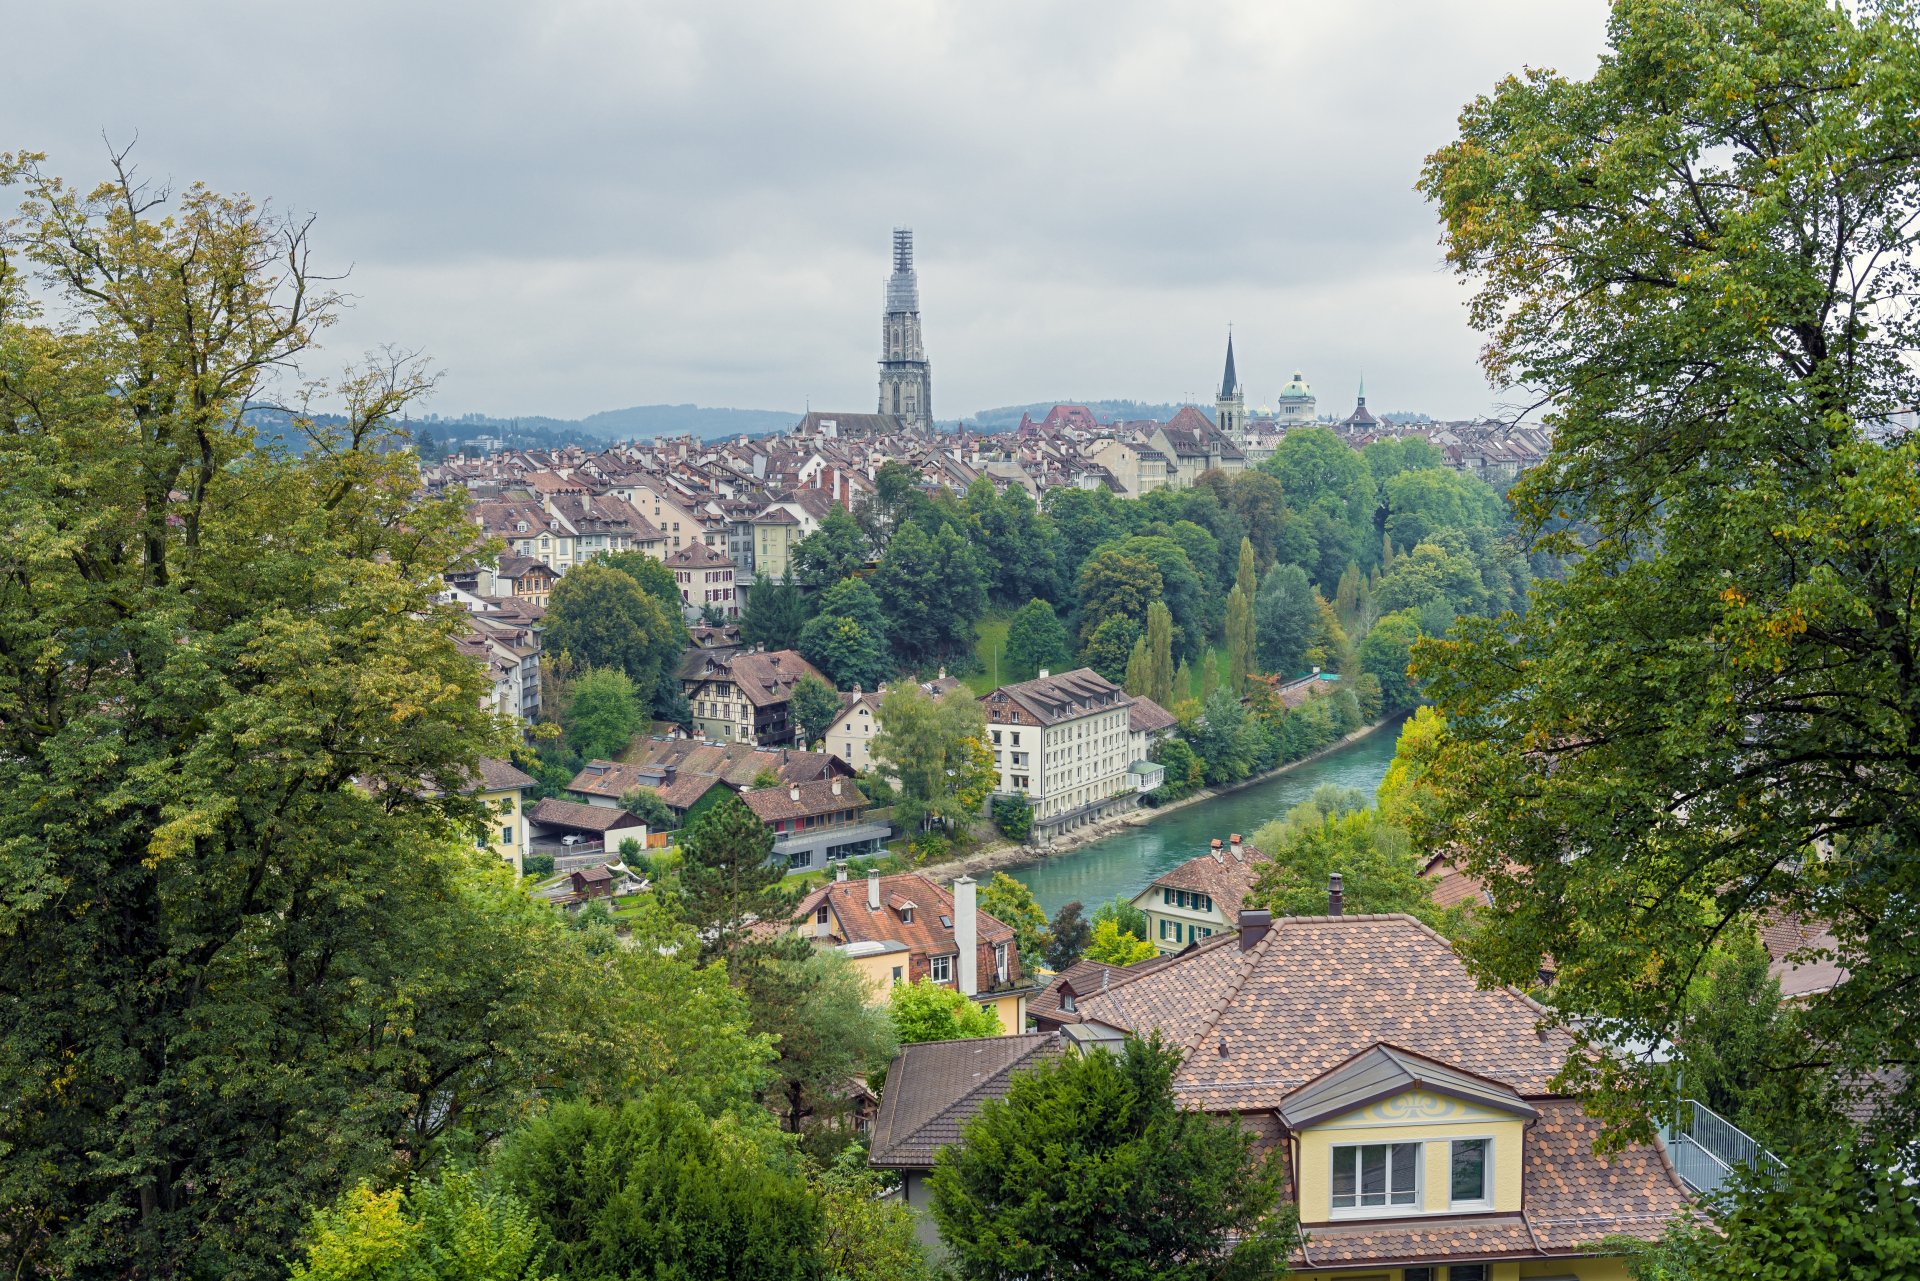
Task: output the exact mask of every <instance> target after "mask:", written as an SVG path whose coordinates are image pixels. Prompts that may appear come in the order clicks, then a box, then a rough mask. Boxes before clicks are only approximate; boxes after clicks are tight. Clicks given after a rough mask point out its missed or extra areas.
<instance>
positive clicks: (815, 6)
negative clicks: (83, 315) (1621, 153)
mask: <svg viewBox="0 0 1920 1281" xmlns="http://www.w3.org/2000/svg"><path fill="white" fill-rule="evenodd" d="M1605 11H1606V6H1605V4H1604V3H1603V0H1551V2H1543V0H1341V2H1340V3H1334V4H1327V3H1318V4H1302V3H1295V2H1294V0H1246V2H1243V3H1211V2H1209V3H1176V2H1175V0H1161V2H1159V3H1146V2H1134V0H1099V2H1098V3H1095V2H1094V0H1082V2H1080V3H1045V2H1035V0H1004V2H1001V0H991V2H989V0H965V2H964V3H963V2H962V0H952V2H950V3H924V2H917V0H916V2H909V0H866V2H861V3H855V2H853V0H842V2H833V0H802V2H797V3H796V2H794V0H786V2H779V0H767V2H761V3H728V2H725V0H689V2H685V3H679V4H657V3H644V2H642V0H544V2H542V3H527V2H525V0H522V2H519V3H511V2H509V0H459V2H457V3H415V2H411V0H403V2H402V3H394V2H393V0H380V2H378V3H375V2H368V0H324V3H318V4H314V3H307V4H298V5H294V4H273V3H262V2H261V0H245V2H242V3H189V2H187V0H177V2H174V3H166V4H154V3H152V2H151V0H121V2H120V3H102V2H97V0H57V2H53V3H38V4H34V3H20V4H16V5H10V6H8V12H7V16H6V19H5V27H6V31H7V42H8V43H9V45H11V46H12V48H13V49H14V50H15V56H14V57H12V58H10V59H9V60H8V67H7V73H6V75H5V77H0V121H3V122H5V130H6V136H5V137H0V150H12V149H16V148H22V147H24V148H28V149H32V150H40V151H46V152H49V153H51V161H52V166H53V168H54V169H55V170H56V171H57V172H60V173H63V174H66V175H67V176H69V177H71V178H74V179H87V180H92V179H94V178H97V177H98V176H99V175H100V173H101V172H102V169H103V160H104V146H103V144H102V143H101V141H100V138H101V135H102V133H103V132H104V133H105V134H106V135H107V136H109V137H111V138H113V139H115V140H116V141H121V140H126V139H129V138H131V137H132V136H133V135H134V134H135V133H136V132H137V133H138V135H139V139H140V141H139V146H138V148H137V150H136V152H135V158H136V160H137V161H138V163H139V164H140V165H141V167H142V169H143V171H144V172H145V173H146V174H148V175H149V176H158V177H170V178H172V179H174V180H175V181H177V182H182V183H184V182H186V181H190V180H194V179H201V180H204V181H206V182H208V183H210V184H212V185H214V186H217V187H219V188H222V189H225V190H229V191H245V192H247V193H249V194H251V195H254V196H256V197H270V198H271V199H272V200H273V201H274V202H275V203H276V204H277V205H280V206H282V207H286V208H291V209H298V210H306V211H312V212H314V213H317V214H318V215H319V219H320V220H319V224H318V229H317V243H318V246H319V250H320V258H321V259H322V261H323V262H324V263H326V264H329V265H334V266H337V267H349V266H350V267H351V269H352V275H351V279H350V285H349V288H350V289H351V290H352V292H353V294H354V295H355V297H356V299H357V302H356V305H355V307H354V310H353V312H352V313H351V314H350V315H349V316H348V317H347V318H346V319H345V320H344V321H343V323H342V324H341V325H340V326H339V327H338V328H336V329H335V330H334V331H333V332H332V334H331V335H330V336H329V338H328V340H327V341H328V350H327V352H326V353H325V355H326V356H327V357H328V358H329V359H330V360H331V361H333V362H335V363H338V362H341V361H344V360H346V359H348V358H350V357H351V356H353V355H354V354H355V353H357V352H358V351H360V350H362V349H365V348H367V347H370V346H373V345H375V344H379V343H383V342H394V343H399V344H402V345H406V346H413V347H420V348H424V349H425V350H426V351H428V352H429V353H431V354H432V355H433V357H434V358H435V360H436V362H437V363H438V365H439V366H440V368H441V369H442V370H443V373H444V381H443V383H442V384H441V390H440V392H439V394H438V397H437V399H436V401H435V403H434V404H433V405H432V406H431V408H432V409H434V410H436V411H438V412H441V413H446V414H458V413H463V412H466V411H469V410H479V411H484V412H489V413H497V414H551V415H556V416H565V417H573V416H578V415H583V414H587V413H592V412H594V411H595V410H600V409H612V408H617V407H622V406H626V405H635V404H651V403H658V402H674V403H677V402H687V401H691V402H697V403H700V404H705V405H733V406H739V407H743V408H770V409H788V408H794V409H797V408H799V407H800V406H802V405H803V404H805V403H807V402H808V401H809V400H810V401H811V403H812V404H813V406H814V407H815V408H822V409H840V410H871V409H872V408H873V405H874V399H875V394H876V393H875V361H876V360H877V358H878V354H879V338H880V310H881V301H882V292H883V287H884V284H885V279H886V275H887V272H888V270H889V265H888V250H889V231H890V229H891V228H892V227H893V226H894V225H895V224H904V225H911V226H912V227H913V229H914V235H915V241H916V246H917V250H918V264H919V268H920V295H921V307H922V309H923V311H922V314H923V318H924V324H925V332H926V338H927V346H928V354H929V356H930V358H931V359H932V362H933V378H934V382H933V387H934V409H935V412H936V414H937V415H938V416H940V417H943V418H945V417H952V416H955V415H958V414H961V413H965V412H970V411H972V410H975V409H980V408H984V407H990V406H995V405H1005V404H1016V403H1021V402H1025V401H1032V400H1044V399H1054V398H1058V399H1092V398H1096V397H1131V398H1135V399H1140V400H1147V401H1161V400H1176V399H1181V398H1186V397H1198V398H1200V399H1202V400H1203V401H1207V402H1210V401H1211V399H1212V388H1213V387H1214V386H1216V385H1217V382H1218V378H1219V373H1220V357H1221V353H1222V348H1223V346H1224V341H1225V335H1226V330H1227V326H1228V324H1229V323H1231V324H1232V326H1233V332H1234V335H1235V347H1236V350H1237V353H1238V357H1239V368H1240V372H1241V377H1242V381H1243V382H1244V383H1245V385H1246V388H1247V396H1248V401H1249V403H1250V404H1253V405H1258V404H1260V403H1263V402H1270V401H1271V400H1272V399H1273V398H1274V396H1275V395H1276V394H1277V393H1278V391H1279V389H1280V386H1281V385H1282V384H1283V383H1284V382H1285V381H1286V379H1287V377H1288V375H1289V374H1290V373H1291V372H1292V371H1293V370H1294V369H1296V368H1298V369H1301V370H1303V371H1305V373H1306V376H1307V378H1308V380H1309V381H1310V382H1311V383H1313V385H1314V386H1315V389H1316V390H1317V391H1318V392H1319V393H1320V395H1321V400H1322V406H1323V408H1325V407H1327V406H1329V405H1337V406H1340V407H1342V408H1344V407H1345V406H1347V405H1350V404H1351V398H1352V395H1353V392H1354V387H1355V383H1356V382H1357V381H1358V380H1359V378H1360V377H1361V376H1362V375H1363V374H1364V376H1365V378H1366V382H1367V387H1368V401H1369V404H1370V405H1371V406H1372V407H1373V408H1375V409H1376V410H1392V409H1405V410H1413V409H1419V410H1426V411H1427V412H1430V413H1434V414H1437V415H1442V416H1464V415H1469V414H1474V413H1479V412H1483V411H1485V410H1487V409H1488V408H1489V407H1491V406H1492V405H1494V404H1495V403H1496V402H1497V400H1498V399H1499V398H1498V397H1497V395H1496V394H1495V393H1494V392H1492V391H1491V390H1489V389H1488V388H1487V386H1486V384H1485V381H1484V379H1483V378H1482V377H1481V374H1480V371H1479V368H1478V366H1477V364H1476V360H1475V354H1476V351H1477V349H1478V342H1477V339H1476V336H1475V335H1474V334H1473V332H1472V331H1471V330H1470V329H1469V328H1468V327H1467V324H1466V318H1465V308H1464V301H1465V297H1466V292H1465V288H1464V286H1463V285H1462V284H1461V283H1460V282H1459V281H1458V280H1456V279H1455V278H1454V277H1453V276H1452V274H1451V273H1450V272H1448V271H1447V270H1446V268H1445V266H1444V263H1443V261H1442V256H1441V250H1440V248H1439V245H1438V227H1437V224H1436V222H1435V219H1434V216H1433V213H1432V211H1431V209H1430V208H1429V207H1428V206H1426V204H1425V203H1424V202H1423V201H1422V200H1421V199H1420V197H1419V196H1418V195H1417V194H1416V193H1415V192H1414V191H1413V183H1414V180H1415V178H1416V176H1417V174H1418V171H1419V166H1420V161H1421V159H1422V157H1423V156H1425V155H1426V154H1427V153H1428V152H1430V151H1432V150H1433V149H1434V148H1436V147H1438V146H1440V145H1442V144H1443V143H1445V142H1446V141H1448V139H1449V138H1450V137H1451V136H1452V132H1453V126H1454V120H1455V116H1456V113H1457V112H1458V110H1459V108H1460V106H1461V105H1462V104H1463V103H1465V102H1466V101H1467V100H1468V99H1469V98H1471V97H1472V96H1473V95H1474V94H1476V93H1479V92H1482V91H1484V90H1487V89H1489V88H1491V87H1492V86H1493V84H1494V83H1495V82H1496V81H1497V80H1498V79H1499V78H1500V77H1501V76H1503V75H1505V74H1507V73H1508V72H1512V71H1518V70H1519V69H1520V68H1522V67H1523V66H1527V65H1532V66H1548V67H1554V68H1557V69H1559V70H1561V71H1564V72H1567V73H1570V74H1580V75H1585V74H1587V73H1589V72H1590V71H1591V69H1592V68H1593V65H1594V62H1595V59H1596V57H1597V56H1598V53H1599V51H1600V48H1601V45H1602V41H1603V35H1604V30H1603V28H1604V22H1605Z"/></svg>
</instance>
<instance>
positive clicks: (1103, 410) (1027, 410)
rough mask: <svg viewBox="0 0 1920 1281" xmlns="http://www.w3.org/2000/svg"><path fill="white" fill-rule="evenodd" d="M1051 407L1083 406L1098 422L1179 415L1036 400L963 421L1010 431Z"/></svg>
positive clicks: (1142, 405)
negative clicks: (1023, 419)
mask: <svg viewBox="0 0 1920 1281" xmlns="http://www.w3.org/2000/svg"><path fill="white" fill-rule="evenodd" d="M1055 405H1085V406H1086V407H1087V408H1088V409H1091V410H1092V411H1093V415H1094V417H1096V418H1098V419H1100V420H1101V421H1102V422H1105V421H1107V420H1108V419H1113V418H1119V419H1129V418H1154V419H1158V420H1159V421H1161V422H1165V421H1167V420H1168V419H1169V418H1172V417H1173V416H1174V415H1175V414H1177V413H1179V412H1180V406H1178V405H1168V404H1159V405H1150V404H1147V403H1146V402H1145V401H1139V400H1070V399H1065V398H1063V399H1060V400H1038V401H1035V402H1034V403H1033V404H1031V405H1002V406H1001V407H999V408H998V409H982V410H980V411H979V412H978V413H973V414H969V415H967V417H966V418H965V419H964V420H957V421H964V422H966V423H967V424H968V425H969V426H971V427H973V428H975V429H976V430H979V431H983V432H995V431H1012V430H1013V429H1014V428H1016V427H1018V426H1019V425H1020V416H1021V415H1022V414H1032V415H1033V417H1034V418H1035V419H1040V418H1045V417H1046V416H1047V411H1048V410H1049V409H1052V408H1053V407H1054V406H1055ZM941 425H942V426H944V427H953V426H955V425H956V423H942V424H941Z"/></svg>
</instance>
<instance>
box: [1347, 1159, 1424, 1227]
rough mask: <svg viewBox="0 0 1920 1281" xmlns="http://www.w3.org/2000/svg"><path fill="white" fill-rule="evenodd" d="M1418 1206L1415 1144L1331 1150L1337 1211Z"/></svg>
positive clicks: (1408, 1208) (1418, 1171)
mask: <svg viewBox="0 0 1920 1281" xmlns="http://www.w3.org/2000/svg"><path fill="white" fill-rule="evenodd" d="M1419 1205H1420V1145H1419V1144H1418V1143H1351V1144H1344V1145H1342V1146H1339V1147H1336V1148H1334V1150H1333V1208H1334V1210H1335V1211H1336V1212H1338V1211H1341V1210H1346V1211H1361V1210H1370V1211H1386V1212H1388V1213H1391V1212H1394V1211H1397V1210H1415V1209H1418V1208H1419Z"/></svg>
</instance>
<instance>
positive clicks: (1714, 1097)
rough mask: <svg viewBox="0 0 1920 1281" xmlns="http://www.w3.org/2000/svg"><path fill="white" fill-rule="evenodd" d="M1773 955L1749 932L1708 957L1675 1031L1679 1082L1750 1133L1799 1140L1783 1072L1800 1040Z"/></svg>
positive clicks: (1795, 1057) (1796, 1055)
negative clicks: (1774, 972)
mask: <svg viewBox="0 0 1920 1281" xmlns="http://www.w3.org/2000/svg"><path fill="white" fill-rule="evenodd" d="M1772 961H1773V958H1772V957H1771V956H1770V955H1769V954H1768V952H1767V949H1766V947H1765V945H1763V944H1762V943H1761V941H1760V940H1759V938H1758V937H1757V936H1755V935H1754V934H1753V933H1752V932H1751V931H1741V932H1734V933H1730V934H1729V936H1728V937H1726V938H1724V939H1722V940H1721V942H1720V944H1719V945H1718V946H1717V947H1716V948H1715V949H1714V950H1713V951H1712V952H1711V953H1710V954H1709V955H1708V957H1707V959H1706V962H1705V963H1704V964H1703V965H1702V966H1701V967H1700V973H1699V976H1698V977H1697V978H1696V979H1695V980H1694V982H1693V986H1692V988H1691V990H1690V991H1688V993H1687V999H1686V1003H1685V1005H1684V1006H1683V1008H1682V1012H1681V1016H1680V1021H1679V1024H1678V1026H1677V1027H1676V1028H1675V1029H1674V1036H1673V1042H1674V1048H1675V1050H1676V1051H1678V1059H1679V1074H1680V1080H1679V1086H1680V1088H1681V1089H1684V1090H1685V1091H1686V1093H1687V1097H1689V1098H1695V1099H1699V1100H1700V1101H1701V1102H1703V1103H1705V1104H1706V1105H1707V1106H1708V1107H1710V1108H1712V1109H1713V1110H1714V1111H1715V1112H1718V1113H1719V1114H1720V1115H1721V1116H1724V1117H1726V1118H1727V1119H1728V1120H1730V1121H1732V1122H1733V1123H1734V1124H1735V1125H1737V1126H1739V1127H1741V1128H1742V1129H1743V1130H1746V1131H1747V1132H1748V1133H1750V1134H1754V1135H1756V1136H1760V1137H1762V1138H1763V1141H1767V1140H1771V1138H1772V1135H1770V1134H1769V1133H1768V1132H1769V1131H1777V1132H1779V1134H1780V1137H1781V1138H1783V1139H1788V1140H1790V1139H1792V1138H1793V1137H1794V1135H1793V1130H1794V1128H1795V1127H1794V1126H1793V1125H1792V1123H1793V1122H1794V1121H1796V1120H1798V1118H1797V1117H1795V1116H1793V1107H1792V1104H1791V1102H1790V1101H1789V1103H1788V1105H1787V1106H1786V1107H1782V1106H1780V1104H1779V1102H1778V1100H1779V1099H1780V1097H1781V1096H1782V1095H1785V1096H1788V1098H1789V1100H1790V1099H1791V1095H1792V1093H1793V1092H1792V1090H1791V1088H1783V1086H1785V1085H1786V1084H1787V1083H1786V1082H1785V1081H1784V1079H1783V1078H1784V1076H1785V1075H1786V1074H1787V1073H1789V1072H1791V1071H1793V1070H1795V1069H1794V1067H1793V1066H1790V1065H1797V1063H1798V1059H1799V1053H1798V1051H1799V1048H1800V1043H1799V1040H1798V1037H1797V1035H1796V1034H1795V1033H1794V1032H1793V1030H1792V1029H1791V1027H1790V1026H1789V1024H1790V1020H1789V1019H1788V1017H1787V1012H1786V1010H1785V1008H1784V1007H1783V1006H1782V1004H1781V1000H1780V983H1779V980H1777V979H1775V978H1774V977H1773V976H1772V973H1771V970H1772Z"/></svg>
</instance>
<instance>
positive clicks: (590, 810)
mask: <svg viewBox="0 0 1920 1281" xmlns="http://www.w3.org/2000/svg"><path fill="white" fill-rule="evenodd" d="M527 817H528V818H530V819H532V820H533V821H534V822H536V823H545V824H547V825H549V826H552V827H570V828H573V829H574V830H575V831H579V832H605V831H609V830H611V829H613V828H616V827H631V826H634V825H637V824H638V823H639V822H640V820H639V819H637V818H635V817H634V816H633V815H631V814H629V813H627V812H626V811H625V810H623V809H617V808H615V807H613V806H610V805H582V804H580V803H579V802H578V801H563V800H558V799H556V798H554V797H551V796H548V797H544V798H542V799H541V801H540V803H539V804H538V805H535V806H534V807H533V808H532V809H531V810H529V811H528V812H527Z"/></svg>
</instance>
